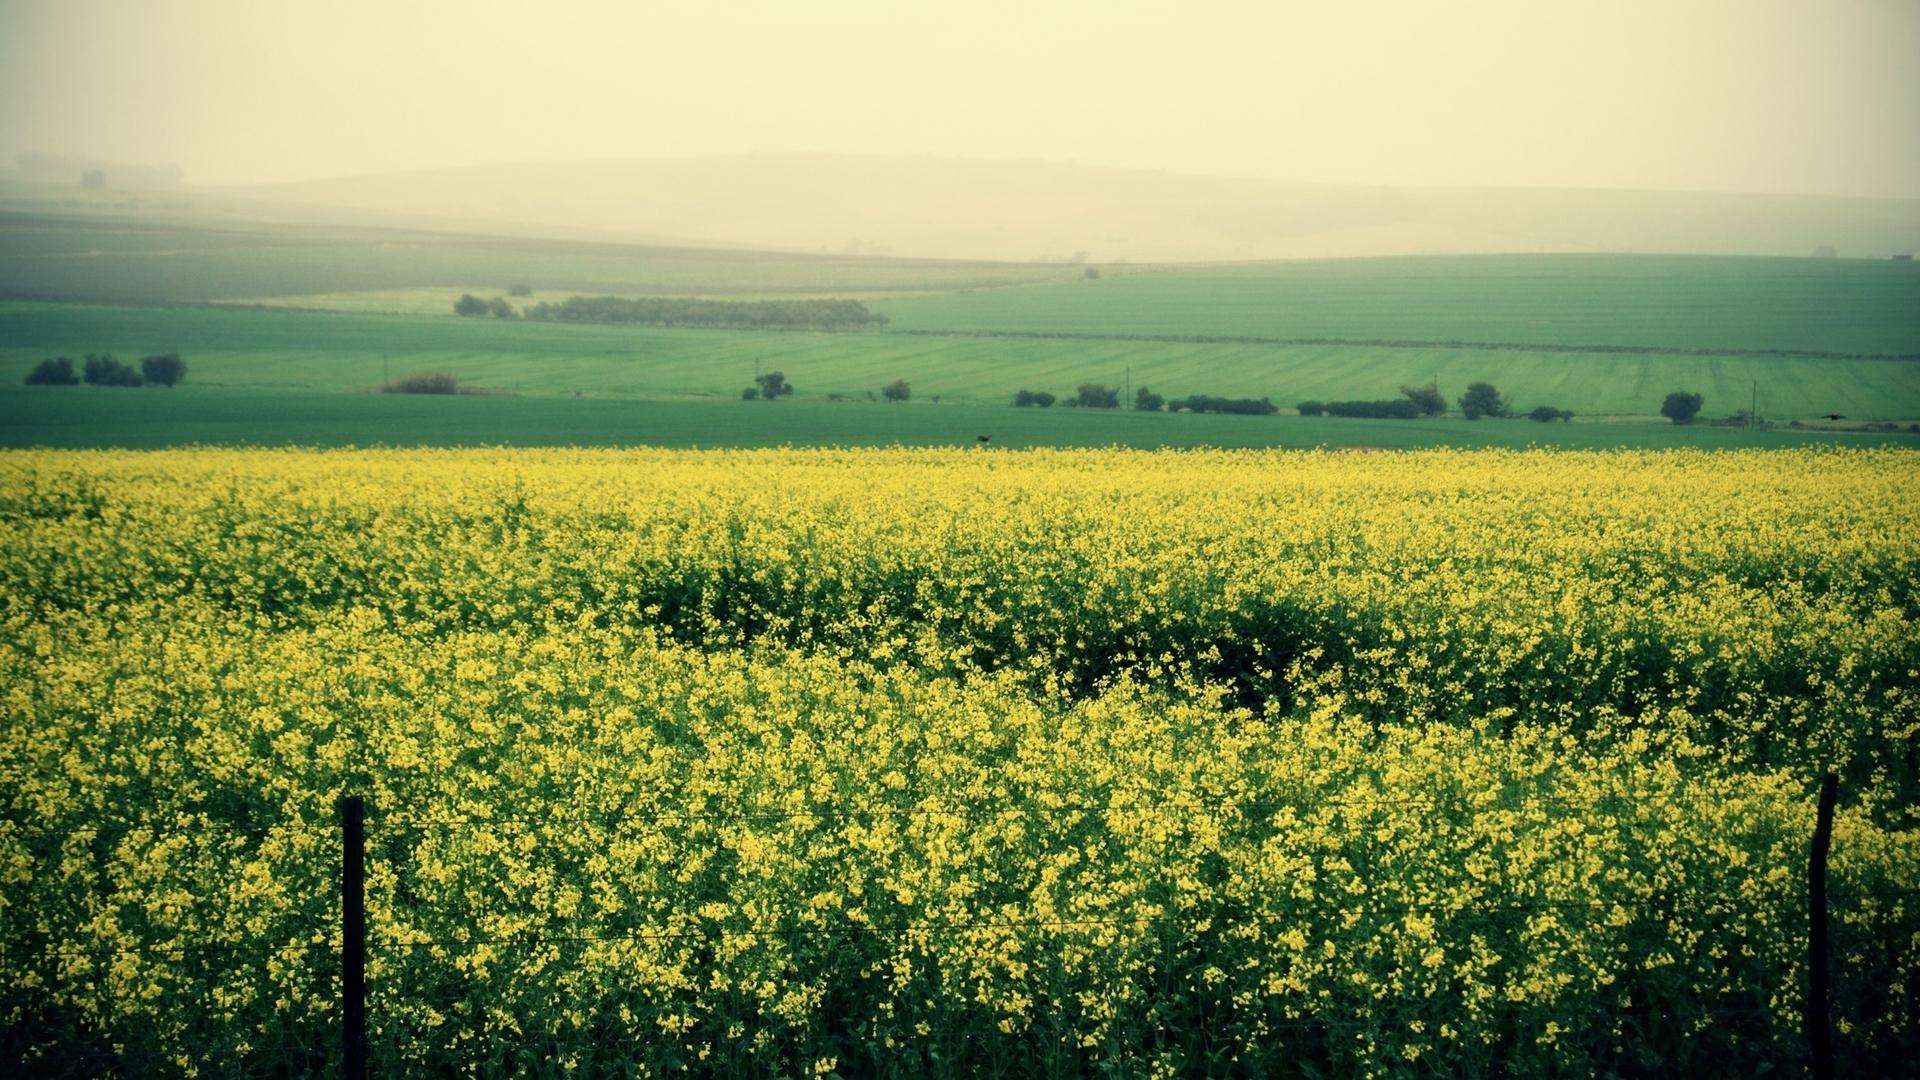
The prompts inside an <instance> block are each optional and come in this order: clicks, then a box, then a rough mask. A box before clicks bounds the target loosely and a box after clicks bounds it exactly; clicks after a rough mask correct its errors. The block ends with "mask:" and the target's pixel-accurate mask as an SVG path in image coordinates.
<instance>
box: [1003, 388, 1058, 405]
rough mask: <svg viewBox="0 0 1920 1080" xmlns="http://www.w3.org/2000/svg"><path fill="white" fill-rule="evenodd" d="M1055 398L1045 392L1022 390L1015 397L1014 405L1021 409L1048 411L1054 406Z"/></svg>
mask: <svg viewBox="0 0 1920 1080" xmlns="http://www.w3.org/2000/svg"><path fill="white" fill-rule="evenodd" d="M1054 400H1055V399H1054V396H1053V395H1052V394H1049V393H1047V392H1046V391H1045V390H1039V391H1034V390H1022V391H1020V392H1019V393H1017V394H1015V395H1013V403H1014V404H1015V405H1017V406H1019V407H1020V408H1023V409H1025V408H1029V407H1031V408H1036V409H1047V408H1051V407H1052V406H1053V402H1054Z"/></svg>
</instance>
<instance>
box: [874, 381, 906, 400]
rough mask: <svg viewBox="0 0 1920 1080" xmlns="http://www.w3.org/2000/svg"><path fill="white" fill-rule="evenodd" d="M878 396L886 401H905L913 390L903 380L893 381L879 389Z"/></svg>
mask: <svg viewBox="0 0 1920 1080" xmlns="http://www.w3.org/2000/svg"><path fill="white" fill-rule="evenodd" d="M880 396H881V397H883V398H886V399H887V400H888V401H905V400H907V399H908V398H910V397H912V396H913V389H912V388H911V387H909V386H908V385H907V380H905V379H895V380H893V381H892V382H890V383H888V384H887V385H885V386H883V387H881V388H880Z"/></svg>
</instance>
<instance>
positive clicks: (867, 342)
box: [0, 283, 1920, 421]
mask: <svg viewBox="0 0 1920 1080" xmlns="http://www.w3.org/2000/svg"><path fill="white" fill-rule="evenodd" d="M1095 284H1100V283H1095ZM163 350H177V351H179V352H181V353H182V354H183V355H184V356H186V357H187V359H188V363H189V364H190V365H191V366H192V373H191V374H190V376H189V381H190V382H192V383H194V384H196V385H217V386H227V387H237V386H255V387H274V388H296V387H297V388H302V389H308V390H340V391H355V392H358V391H362V390H366V389H369V388H372V387H375V386H378V385H379V384H380V383H382V382H383V381H385V380H386V379H387V378H389V377H391V376H395V375H402V374H406V373H408V372H410V371H418V370H444V371H452V372H454V373H455V374H457V375H459V376H460V377H461V378H462V379H463V380H465V381H466V382H468V383H471V384H473V385H476V386H481V387H488V388H493V389H498V390H510V391H514V392H518V393H524V394H562V395H571V394H573V393H574V392H576V391H580V392H584V393H586V394H589V395H596V396H602V395H604V396H621V397H650V398H662V397H679V396H689V395H694V396H712V397H725V398H732V397H736V396H738V394H739V392H740V389H741V388H742V387H744V386H747V385H749V384H750V383H751V382H752V379H753V375H754V372H755V371H756V370H757V369H767V370H772V369H779V370H782V371H784V372H785V373H786V374H787V376H788V378H789V380H791V381H792V382H793V383H794V384H795V385H796V386H797V387H798V388H799V390H798V392H799V394H800V395H801V396H803V397H808V398H819V397H824V396H826V395H828V394H842V395H846V396H851V397H855V398H865V397H866V395H868V394H869V393H874V392H877V391H878V389H879V388H880V387H881V386H882V385H884V384H885V383H887V382H888V381H890V380H892V379H895V378H904V379H906V380H907V381H908V382H909V383H910V384H911V385H912V387H913V390H914V393H915V395H916V396H917V397H919V398H921V399H930V398H932V397H935V396H938V397H940V398H941V399H942V400H943V401H947V402H966V403H971V404H1002V403H1005V402H1007V401H1009V400H1010V399H1011V397H1012V394H1013V392H1014V391H1015V390H1017V389H1021V388H1030V389H1035V390H1053V391H1054V392H1056V393H1070V392H1071V391H1072V389H1073V388H1074V387H1075V386H1076V385H1078V384H1079V383H1082V382H1087V381H1096V382H1106V383H1109V384H1112V385H1114V386H1121V385H1123V384H1124V383H1126V382H1128V381H1129V380H1130V381H1131V383H1132V384H1133V385H1134V386H1149V387H1152V388H1153V389H1155V390H1157V391H1159V392H1161V393H1163V394H1168V395H1170V396H1181V395H1185V394H1189V393H1213V394H1227V395H1242V396H1250V397H1263V396H1270V397H1272V398H1273V399H1274V401H1275V402H1277V403H1279V404H1281V405H1282V406H1291V405H1292V404H1294V403H1295V402H1298V401H1301V400H1305V399H1309V398H1317V399H1323V400H1324V399H1350V398H1373V397H1392V396H1395V395H1397V394H1398V392H1399V387H1401V386H1402V385H1405V384H1407V383H1413V382H1422V383H1424V382H1426V381H1427V380H1428V379H1438V380H1439V382H1440V384H1441V386H1442V388H1443V389H1444V390H1446V391H1447V392H1448V393H1449V395H1457V394H1458V393H1459V392H1460V391H1461V390H1462V389H1464V388H1465V386H1466V384H1467V383H1469V382H1472V381H1474V380H1477V379H1492V380H1493V381H1495V382H1496V383H1497V384H1498V385H1499V386H1500V387H1501V389H1502V390H1503V391H1504V392H1505V393H1506V394H1507V396H1508V397H1509V398H1510V399H1511V400H1512V401H1514V402H1515V403H1516V404H1518V405H1519V406H1520V407H1522V408H1523V409H1524V408H1528V407H1531V406H1533V405H1539V404H1551V405H1555V406H1558V407H1561V408H1568V409H1572V410H1574V411H1575V412H1577V413H1579V414H1581V415H1582V416H1642V417H1647V416H1652V415H1654V414H1656V413H1657V411H1658V408H1659V404H1660V401H1661V399H1662V398H1663V397H1664V396H1665V394H1666V393H1667V392H1668V391H1670V390H1675V389H1683V388H1684V389H1692V390H1696V391H1698V392H1700V393H1703V394H1705V395H1706V398H1707V406H1706V412H1705V415H1706V416H1709V417H1712V416H1724V415H1727V414H1729V413H1732V412H1735V411H1738V410H1740V409H1744V408H1746V407H1747V404H1748V400H1749V396H1750V395H1751V394H1752V393H1753V391H1754V389H1755V388H1756V384H1757V389H1758V396H1759V407H1760V412H1761V415H1763V416H1769V417H1775V418H1779V419H1783V420H1784V419H1794V418H1809V417H1815V416H1820V415H1822V414H1825V413H1829V412H1837V413H1840V414H1842V415H1845V416H1847V417H1848V418H1850V419H1853V420H1868V421H1871V420H1907V419H1912V418H1920V363H1913V362H1906V361H1886V360H1833V359H1803V358H1789V357H1699V356H1678V357H1675V356H1648V355H1637V354H1613V353H1598V354H1585V353H1561V352H1544V353H1542V352H1525V351H1513V350H1474V349H1388V348H1377V347H1359V346H1332V345H1316V346H1279V345H1249V344H1192V343H1169V342H1145V341H1075V340H1061V339H1022V338H994V337H966V336H960V337H948V336H937V337H918V336H911V335H901V334H890V333H872V332H867V333H858V334H819V333H766V332H759V333H751V332H736V331H722V330H675V329H659V328H646V327H614V326H572V325H556V324H541V323H527V322H502V321H498V320H484V319H483V320H474V319H458V318H455V317H453V316H451V315H448V316H445V317H434V316H413V317H407V316H384V315H330V314H317V313H313V312H288V311H251V310H218V309H205V308H107V307H87V306H77V305H66V304H53V303H36V302H0V381H4V382H9V383H15V384H17V383H18V382H19V380H20V379H21V378H22V377H24V375H25V373H26V372H27V371H28V370H29V369H30V368H31V367H32V365H33V364H34V363H36V362H38V361H39V360H40V359H41V358H43V357H46V356H51V355H67V356H72V357H75V358H76V359H77V358H78V357H80V356H81V355H83V354H85V353H88V352H96V351H108V352H113V353H116V354H118V355H120V356H122V358H137V357H138V356H140V355H144V354H146V353H150V352H156V351H163Z"/></svg>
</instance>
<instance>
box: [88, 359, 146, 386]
mask: <svg viewBox="0 0 1920 1080" xmlns="http://www.w3.org/2000/svg"><path fill="white" fill-rule="evenodd" d="M82 370H83V372H84V374H83V375H82V378H84V379H85V380H86V381H87V382H89V383H92V384H93V385H94V386H139V385H140V384H141V383H142V382H144V381H146V380H144V379H142V378H141V377H140V373H139V372H138V371H135V370H134V369H133V368H131V367H129V366H128V365H126V364H123V363H121V362H120V361H118V360H115V359H114V358H113V357H112V356H110V355H102V356H95V355H92V354H89V355H88V356H87V362H86V364H85V365H84V366H83V368H82Z"/></svg>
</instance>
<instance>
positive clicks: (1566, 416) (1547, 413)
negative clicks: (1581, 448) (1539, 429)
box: [1527, 405, 1573, 424]
mask: <svg viewBox="0 0 1920 1080" xmlns="http://www.w3.org/2000/svg"><path fill="white" fill-rule="evenodd" d="M1527 419H1529V420H1538V421H1540V422H1541V423H1543V424H1547V423H1551V422H1553V421H1555V420H1561V421H1566V420H1571V419H1573V414H1572V413H1570V412H1568V411H1567V410H1565V409H1556V408H1554V407H1553V406H1551V405H1536V406H1534V408H1533V411H1532V412H1530V413H1528V414H1527Z"/></svg>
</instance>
